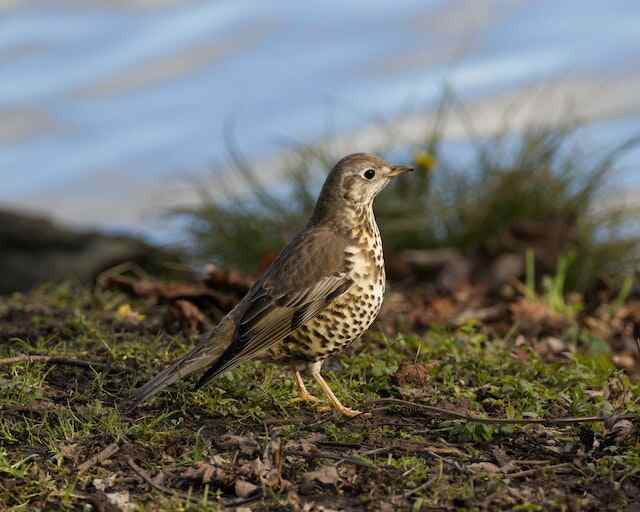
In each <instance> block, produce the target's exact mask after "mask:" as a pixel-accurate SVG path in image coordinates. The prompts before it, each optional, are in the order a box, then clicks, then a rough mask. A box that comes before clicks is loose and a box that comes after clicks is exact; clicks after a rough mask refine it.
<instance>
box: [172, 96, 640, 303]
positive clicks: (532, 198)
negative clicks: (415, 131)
mask: <svg viewBox="0 0 640 512" xmlns="http://www.w3.org/2000/svg"><path fill="white" fill-rule="evenodd" d="M456 108H458V107H454V106H451V103H450V102H446V101H444V102H443V106H442V108H441V109H440V111H439V112H440V113H439V116H438V119H437V122H436V124H435V127H434V129H433V130H432V132H431V133H429V134H427V136H426V137H425V142H424V143H423V144H420V145H417V146H413V147H407V146H402V144H395V143H394V144H393V145H391V144H389V145H388V146H386V147H383V148H380V151H379V153H381V154H382V155H383V156H385V157H387V158H388V159H390V160H393V161H398V160H403V161H404V162H405V163H410V164H412V165H414V166H415V167H416V168H418V169H419V170H420V172H418V173H414V174H413V175H411V176H406V177H402V178H400V179H397V180H395V182H394V183H393V184H392V185H391V186H390V187H389V190H387V191H385V192H384V193H383V194H381V195H380V197H379V198H378V199H377V202H376V212H377V218H378V220H379V224H380V226H381V230H382V232H383V238H384V242H385V251H386V252H387V254H388V255H390V258H393V257H394V256H395V255H397V254H398V253H399V252H400V251H402V250H405V249H434V248H448V249H455V250H456V251H459V252H460V253H461V254H462V255H463V256H464V257H466V258H469V259H470V260H472V261H473V262H474V264H476V265H477V266H479V267H483V266H484V265H486V263H487V262H491V261H495V260H496V258H498V257H500V256H502V255H504V254H518V255H521V256H523V257H524V254H525V251H526V250H528V249H529V250H532V251H533V253H534V254H535V258H536V263H537V265H538V268H539V270H540V276H542V275H544V274H545V273H550V272H552V271H553V270H554V269H555V267H556V265H557V263H558V260H559V258H560V257H562V256H565V255H567V254H572V255H573V256H572V258H573V261H572V265H571V268H570V269H569V271H568V275H567V281H566V286H567V289H569V290H580V291H584V290H586V289H588V288H589V287H591V286H593V285H594V284H595V283H596V282H597V281H598V279H600V278H602V277H603V276H604V275H606V274H607V273H610V272H611V270H612V269H613V270H616V271H619V270H620V269H621V268H622V267H625V268H627V269H631V271H632V268H633V267H632V265H633V260H634V258H635V257H637V255H638V248H639V247H640V237H639V236H638V235H637V231H636V232H633V231H632V230H630V229H629V226H630V224H632V223H633V222H634V221H637V218H638V213H639V211H638V208H637V207H632V206H615V207H613V206H612V207H604V204H603V200H604V197H606V196H605V193H606V191H607V185H608V183H609V178H610V177H611V175H612V173H613V172H614V171H615V169H616V165H617V164H618V162H619V160H620V158H621V157H623V156H624V155H625V154H626V152H627V151H629V150H632V149H634V148H636V147H637V145H638V142H639V140H638V139H637V138H634V139H631V140H628V141H626V142H624V143H623V144H621V145H619V146H617V147H615V148H611V149H610V150H609V151H606V152H604V154H601V155H600V156H597V157H594V156H593V155H588V154H585V153H584V152H583V151H581V150H580V148H579V145H577V144H576V139H577V137H576V135H577V131H578V130H579V128H580V125H579V124H578V123H574V124H567V125H562V126H545V127H535V126H532V127H529V128H528V129H526V130H524V131H523V132H520V133H513V132H505V133H503V134H499V135H497V136H495V137H491V138H488V139H486V138H485V139H477V138H476V139H474V140H472V141H471V142H470V143H469V147H470V148H471V154H472V157H471V158H470V159H468V160H465V161H464V162H461V159H459V158H453V156H454V155H452V152H451V151H446V149H447V144H446V141H443V137H442V133H443V129H444V126H445V125H446V123H447V120H448V119H449V117H451V116H453V115H455V114H456ZM467 149H468V148H467ZM231 156H232V159H231V160H232V168H231V170H232V173H233V174H234V175H235V176H239V177H240V180H241V182H243V184H244V187H240V189H238V188H235V189H231V188H230V187H225V186H224V183H223V184H222V185H221V184H220V179H219V178H217V179H216V187H215V189H216V190H217V191H218V192H213V191H212V190H211V188H210V187H206V186H203V187H201V188H200V192H201V195H202V203H201V204H200V205H198V206H196V207H193V208H185V209H181V210H180V211H179V212H178V214H179V215H181V216H184V217H185V218H186V219H187V225H188V226H189V229H190V233H191V235H192V241H193V242H194V247H195V249H196V251H197V252H198V253H199V255H200V256H201V257H203V258H205V259H215V260H217V261H218V262H220V263H222V264H223V265H225V266H232V267H237V268H240V269H241V270H245V271H249V272H254V271H255V270H256V268H258V267H260V265H261V264H264V263H265V262H268V261H270V259H271V258H272V257H273V256H274V255H275V254H277V252H278V251H279V250H280V249H281V248H282V247H283V246H284V245H285V244H286V242H287V240H288V239H290V238H291V237H292V236H293V235H294V234H295V233H296V232H297V231H298V230H300V229H301V228H302V227H303V225H304V223H305V222H306V220H307V219H308V217H309V215H310V213H311V211H312V209H313V206H314V203H315V199H316V196H317V193H318V190H319V187H320V185H321V183H322V179H323V177H324V175H325V174H326V173H327V172H328V171H329V170H330V169H331V167H332V166H333V164H334V163H335V162H336V161H337V160H338V159H339V158H340V157H341V156H343V155H338V154H334V150H332V149H330V148H328V147H327V146H326V145H322V144H319V145H315V146H300V147H297V148H295V149H293V150H291V152H290V153H289V155H288V159H287V160H286V163H285V164H284V169H283V172H282V176H280V177H276V181H277V182H278V183H279V184H280V183H282V185H281V186H279V187H276V188H277V191H274V187H273V186H271V187H269V188H267V187H266V186H265V182H266V180H265V177H264V176H261V174H260V172H259V170H258V169H257V168H254V167H252V166H251V165H250V164H248V163H247V162H246V161H244V159H243V158H242V157H241V156H240V155H239V152H238V151H237V150H236V149H232V151H231ZM273 179H274V177H273V176H271V177H270V180H271V181H272V180H273ZM392 277H393V275H392Z"/></svg>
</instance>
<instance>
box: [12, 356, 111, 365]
mask: <svg viewBox="0 0 640 512" xmlns="http://www.w3.org/2000/svg"><path fill="white" fill-rule="evenodd" d="M17 363H47V364H64V365H69V366H80V367H82V368H92V367H94V366H95V367H98V368H109V365H108V364H106V363H99V362H97V361H83V360H82V359H75V358H73V357H63V356H40V355H28V354H23V355H20V356H15V357H7V358H5V359H0V366H8V365H12V364H17Z"/></svg>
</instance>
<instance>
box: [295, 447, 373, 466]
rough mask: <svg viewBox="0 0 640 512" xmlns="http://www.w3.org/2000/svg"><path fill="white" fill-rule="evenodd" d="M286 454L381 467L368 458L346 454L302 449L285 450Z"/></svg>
mask: <svg viewBox="0 0 640 512" xmlns="http://www.w3.org/2000/svg"><path fill="white" fill-rule="evenodd" d="M284 454H285V455H295V456H296V457H302V458H304V459H332V460H339V461H342V462H347V463H349V464H353V465H355V466H362V467H365V468H373V469H379V468H377V467H376V465H375V464H372V463H371V462H369V461H368V460H365V459H362V458H359V457H345V456H344V455H338V454H337V453H329V452H321V451H311V452H303V451H302V450H285V452H284Z"/></svg>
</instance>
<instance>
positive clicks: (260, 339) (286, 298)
mask: <svg viewBox="0 0 640 512" xmlns="http://www.w3.org/2000/svg"><path fill="white" fill-rule="evenodd" d="M409 171H413V169H412V168H411V167H408V166H405V165H391V164H389V163H387V162H386V161H385V160H384V159H382V158H380V157H379V156H377V155H374V154H368V153H354V154H351V155H348V156H345V157H344V158H342V159H341V160H339V161H338V162H337V163H336V164H335V166H334V167H333V169H332V170H331V171H330V172H329V174H328V176H327V178H326V180H325V182H324V185H323V186H322V189H321V191H320V195H319V197H318V200H317V202H316V204H315V207H314V209H313V212H312V214H311V217H310V219H309V221H308V223H307V224H306V226H305V227H304V229H303V230H302V231H301V232H300V233H298V234H297V235H296V236H295V237H293V238H292V239H291V241H290V242H289V243H288V245H287V246H286V247H285V248H284V249H283V250H282V252H281V253H280V254H279V255H278V256H277V257H276V259H275V260H274V261H273V262H272V263H271V265H270V266H269V267H268V268H267V269H266V271H265V272H264V274H263V275H262V277H261V278H260V279H258V280H257V281H256V282H255V284H254V285H253V286H252V287H251V288H250V290H249V291H248V292H247V294H246V295H245V297H244V298H243V299H242V300H241V301H240V302H239V303H238V304H237V305H236V306H235V307H234V308H233V309H232V310H231V311H230V312H229V313H228V314H227V315H226V316H225V317H224V318H223V319H222V320H221V321H220V322H219V323H218V324H217V325H216V326H215V327H214V328H213V329H212V330H211V331H210V332H208V333H207V334H206V335H204V337H203V339H202V341H201V342H200V343H199V344H198V345H196V346H195V347H194V348H193V349H192V350H191V351H190V352H188V353H187V354H186V355H185V356H183V357H181V358H180V359H178V360H177V361H175V362H174V363H173V364H171V365H170V366H168V367H167V368H166V369H165V370H163V371H161V372H160V373H159V374H158V375H156V376H155V377H154V378H153V379H151V380H150V381H149V382H148V383H146V384H145V385H144V386H142V387H141V388H139V389H138V390H136V391H135V392H134V393H133V395H132V397H131V399H130V401H129V404H128V411H132V410H134V409H135V408H136V407H137V406H138V405H139V404H141V403H142V402H144V401H146V400H148V399H149V398H151V397H153V396H154V395H156V394H157V393H158V392H160V391H161V390H162V389H164V388H165V387H167V386H169V385H171V384H173V383H174V382H176V381H177V380H178V379H182V378H184V377H186V376H188V375H190V374H192V373H194V372H197V371H200V370H203V369H205V368H206V371H205V372H204V374H203V375H202V376H201V377H200V379H199V381H198V382H197V384H196V387H195V389H199V388H202V387H203V386H204V385H205V384H207V383H208V382H209V381H210V380H211V379H214V378H215V377H217V376H219V375H220V374H222V373H223V372H226V371H228V370H231V369H232V368H235V367H236V366H238V365H239V364H241V363H243V362H245V361H248V360H251V359H254V358H257V357H259V358H261V359H265V360H268V361H272V362H275V363H278V364H281V365H284V366H285V367H287V368H288V369H290V371H291V373H292V376H293V381H294V384H295V388H296V390H297V398H296V400H299V401H301V402H322V401H321V400H320V399H318V398H317V397H315V396H314V395H312V394H311V393H310V392H309V391H308V390H307V388H306V386H305V382H304V380H303V376H302V374H303V372H307V371H308V372H309V373H310V374H311V376H312V377H313V379H314V380H315V381H316V382H317V384H318V385H319V387H320V389H321V390H322V391H323V393H324V395H325V397H326V399H327V401H328V402H329V404H330V406H332V407H333V408H334V409H335V410H336V411H338V412H339V413H341V414H343V415H345V416H349V417H354V416H358V415H360V414H363V413H362V412H360V411H358V410H354V409H350V408H348V407H346V406H344V405H343V404H342V403H341V402H340V401H339V400H338V398H337V397H336V395H335V394H334V393H333V391H332V390H331V388H330V386H329V384H328V383H327V382H326V381H325V380H324V378H323V376H322V375H321V373H320V370H321V368H322V364H323V362H324V361H325V360H326V359H327V358H328V357H329V356H332V355H334V354H336V353H337V352H339V351H341V350H344V349H345V348H346V347H347V346H349V345H350V344H351V343H353V342H354V341H355V340H357V339H358V338H360V336H361V335H362V334H363V333H364V332H365V331H366V330H367V329H368V328H369V327H370V326H371V324H372V323H373V321H374V320H375V318H376V316H377V315H378V313H379V311H380V308H381V306H382V301H383V296H384V290H385V284H386V278H385V267H384V257H383V250H382V240H381V237H380V230H379V229H378V225H377V223H376V220H375V217H374V212H373V203H374V199H375V198H376V196H377V195H378V194H379V193H380V192H381V191H382V190H383V189H384V188H385V187H386V186H387V185H388V184H389V183H390V182H391V180H392V179H394V178H395V177H396V176H400V175H402V174H405V173H407V172H409Z"/></svg>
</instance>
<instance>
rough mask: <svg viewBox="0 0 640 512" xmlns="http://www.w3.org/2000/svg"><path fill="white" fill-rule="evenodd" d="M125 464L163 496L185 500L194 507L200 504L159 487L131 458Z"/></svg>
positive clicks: (177, 492) (183, 494)
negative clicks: (163, 494)
mask: <svg viewBox="0 0 640 512" xmlns="http://www.w3.org/2000/svg"><path fill="white" fill-rule="evenodd" d="M127 464H129V466H130V467H131V469H133V471H134V472H135V473H136V474H137V475H138V476H139V477H140V478H142V479H143V480H144V481H145V482H147V483H148V484H149V485H150V486H151V487H153V488H154V489H156V490H158V491H160V492H163V493H165V494H168V495H169V496H173V497H175V498H181V499H183V500H187V501H189V502H190V503H193V504H195V505H199V504H200V500H197V499H195V498H193V497H191V496H190V495H188V494H185V493H183V492H179V491H176V490H174V489H169V488H168V487H165V486H164V485H160V484H157V483H155V482H154V481H153V480H152V479H151V476H150V475H149V473H147V472H146V471H145V470H144V469H142V468H141V467H140V466H138V465H137V464H136V463H135V462H133V459H132V458H131V456H128V457H127Z"/></svg>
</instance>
